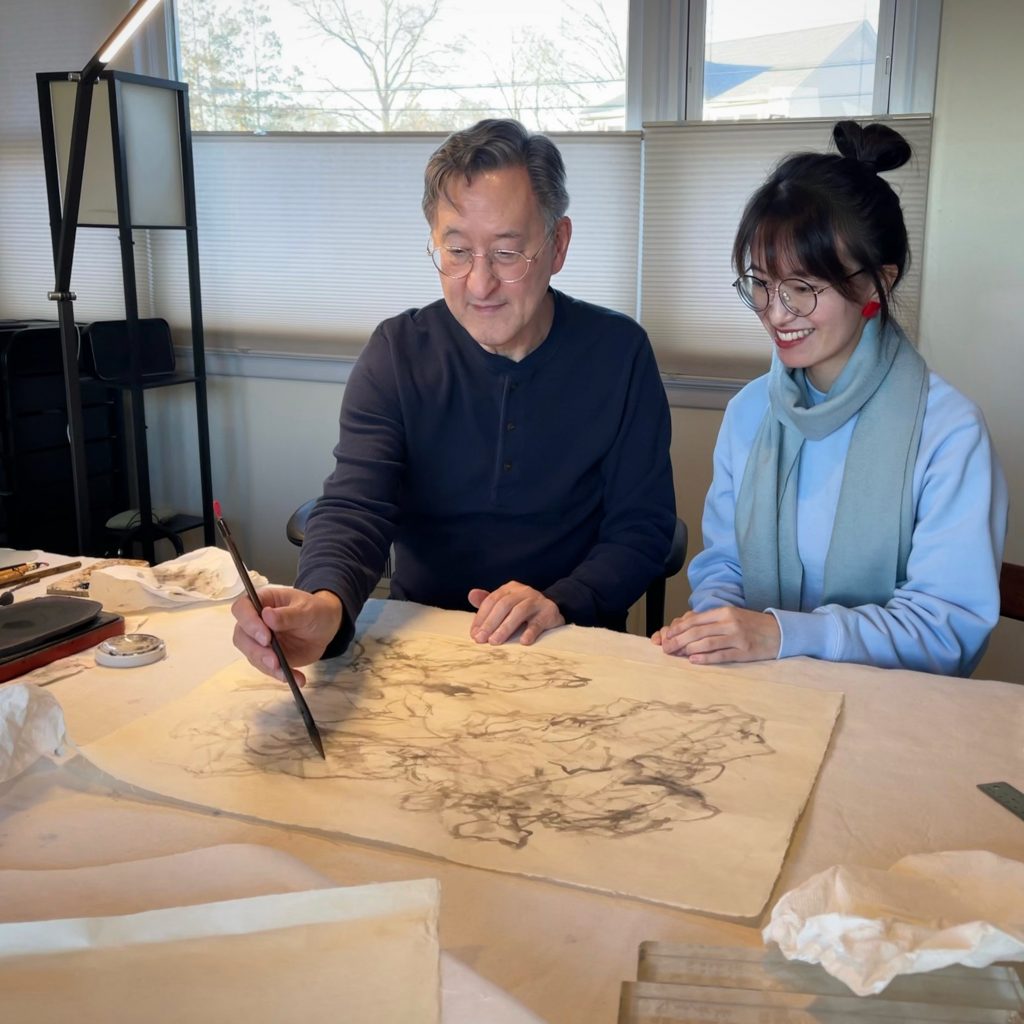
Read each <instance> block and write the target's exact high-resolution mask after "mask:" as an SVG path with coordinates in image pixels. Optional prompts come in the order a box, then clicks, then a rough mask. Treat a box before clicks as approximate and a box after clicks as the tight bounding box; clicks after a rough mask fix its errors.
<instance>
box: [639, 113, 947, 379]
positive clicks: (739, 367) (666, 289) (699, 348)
mask: <svg viewBox="0 0 1024 1024" xmlns="http://www.w3.org/2000/svg"><path fill="white" fill-rule="evenodd" d="M875 120H876V121H878V122H880V123H884V124H888V125H890V126H891V127H893V128H895V129H896V130H897V131H899V132H900V133H901V134H902V135H903V136H904V138H906V140H907V141H908V142H909V143H910V146H911V148H912V150H913V156H912V158H911V160H910V162H909V163H908V164H906V165H905V166H904V167H901V168H899V169H898V170H896V171H890V172H887V173H886V174H885V177H886V179H887V180H888V181H889V182H890V184H892V186H893V188H894V189H895V190H896V193H897V195H898V196H899V197H900V202H901V205H902V207H903V215H904V219H905V221H906V224H907V233H908V235H909V239H910V252H911V262H910V267H909V269H908V271H907V274H906V276H905V277H904V279H903V281H902V282H901V283H900V285H899V287H898V289H897V290H896V292H895V295H894V310H895V313H896V317H897V318H898V320H899V321H900V324H901V325H902V326H903V328H904V330H905V331H906V332H907V334H908V335H909V336H910V337H911V338H912V339H915V340H916V336H917V326H918V303H919V297H920V289H921V256H922V254H923V252H924V221H925V202H926V198H927V188H928V166H929V156H930V152H931V118H930V117H924V116H922V117H894V118H876V119H875ZM833 124H834V121H833V120H832V119H814V120H806V121H787V122H779V121H772V122H746V123H721V122H703V123H696V122H691V123H686V124H672V125H668V124H654V125H647V126H645V128H644V182H643V196H644V209H643V240H642V252H641V289H640V293H641V304H640V319H641V321H642V323H643V324H644V326H645V327H646V328H647V330H648V332H649V333H650V335H651V341H652V343H653V344H654V348H655V351H656V353H657V356H658V362H659V364H660V366H661V368H662V371H663V372H664V373H667V374H675V375H679V376H684V377H685V376H694V377H724V378H748V379H749V378H751V377H754V376H756V375H758V374H760V373H763V372H764V370H765V369H767V367H768V364H769V360H770V356H771V350H770V345H769V342H768V338H767V336H766V334H765V332H764V328H762V327H761V324H760V322H759V321H758V319H757V317H756V316H755V315H754V314H753V313H752V312H751V311H750V310H748V309H747V308H746V307H745V306H744V305H743V304H742V303H741V302H740V300H739V299H738V298H737V297H736V294H735V292H734V291H733V289H732V287H731V285H732V282H733V281H734V280H735V278H736V274H735V271H734V270H733V269H732V267H731V265H730V256H731V253H732V243H733V239H734V236H735V232H736V228H737V226H738V224H739V220H740V217H741V215H742V213H743V207H744V206H745V205H746V202H747V199H748V198H749V197H750V195H751V193H753V192H754V190H755V189H756V188H757V187H758V186H759V185H760V184H761V183H762V182H763V181H764V179H765V178H766V177H767V175H768V173H769V172H770V171H771V169H772V168H773V167H774V165H775V164H776V163H778V161H779V160H780V159H782V158H783V157H784V156H786V155H787V154H789V153H793V152H797V151H801V150H812V151H824V150H826V149H827V147H828V145H829V142H830V139H831V132H832V126H833Z"/></svg>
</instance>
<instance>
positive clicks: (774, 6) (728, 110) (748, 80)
mask: <svg viewBox="0 0 1024 1024" xmlns="http://www.w3.org/2000/svg"><path fill="white" fill-rule="evenodd" d="M877 50H878V0H832V2H831V3H828V4H817V5H814V4H808V3H806V2H804V0H797V2H796V3H794V2H793V0H775V2H774V3H771V4H765V5H763V6H762V5H751V4H750V3H748V2H746V0H708V3H707V8H706V15H705V23H704V54H703V64H704V75H703V82H704V95H703V109H702V114H703V120H705V121H719V120H723V119H727V118H728V119H732V120H737V119H749V118H765V117H767V118H780V117H862V116H864V115H865V114H870V113H872V111H873V110H874V109H875V108H874V98H875V96H874V94H875V57H876V53H877Z"/></svg>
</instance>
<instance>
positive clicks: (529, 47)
mask: <svg viewBox="0 0 1024 1024" xmlns="http://www.w3.org/2000/svg"><path fill="white" fill-rule="evenodd" d="M490 65H491V71H492V73H493V74H494V87H495V88H496V89H497V91H498V94H499V95H500V97H501V101H502V105H503V106H504V108H505V110H504V112H505V113H507V114H509V115H510V116H511V117H514V118H516V119H517V120H519V121H522V122H524V123H526V124H533V125H537V126H538V127H540V128H543V129H546V130H549V131H550V130H551V129H557V128H573V127H575V126H576V118H575V115H574V108H575V107H577V106H578V105H579V104H580V103H581V102H582V101H583V93H582V92H581V91H580V89H579V88H578V87H577V85H576V83H574V82H573V81H571V80H569V79H567V76H566V67H567V65H566V59H565V55H564V53H563V52H562V50H561V49H560V48H559V47H558V45H557V44H556V43H555V42H553V41H552V40H551V39H549V38H548V37H547V36H543V35H540V34H538V33H537V32H535V31H534V30H533V29H529V28H528V29H525V30H524V31H522V32H521V33H517V34H515V35H514V36H513V40H512V52H511V54H510V55H509V58H508V61H507V63H506V65H505V66H504V67H499V66H497V65H496V64H495V63H494V61H490Z"/></svg>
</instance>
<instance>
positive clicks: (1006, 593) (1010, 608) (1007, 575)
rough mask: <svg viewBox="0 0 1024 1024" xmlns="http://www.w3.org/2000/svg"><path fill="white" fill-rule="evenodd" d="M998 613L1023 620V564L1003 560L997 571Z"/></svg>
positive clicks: (1019, 620) (1008, 617)
mask: <svg viewBox="0 0 1024 1024" xmlns="http://www.w3.org/2000/svg"><path fill="white" fill-rule="evenodd" d="M999 614H1000V615H1002V616H1004V617H1005V618H1007V619H1016V620H1017V621H1018V622H1024V565H1014V564H1013V563H1012V562H1003V567H1002V570H1001V571H1000V573H999Z"/></svg>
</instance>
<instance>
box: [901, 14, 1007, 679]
mask: <svg viewBox="0 0 1024 1024" xmlns="http://www.w3.org/2000/svg"><path fill="white" fill-rule="evenodd" d="M1021 39H1024V4H1021V3H1020V2H1019V0H986V2H985V3H983V4H979V3H973V2H971V0H944V3H943V6H942V36H941V41H940V44H939V69H938V82H937V87H936V96H935V132H934V136H933V141H932V171H931V181H930V184H929V196H928V217H927V222H926V229H925V237H926V247H925V254H924V282H923V290H922V302H921V308H922V315H921V338H922V351H923V354H924V356H925V358H926V359H927V360H928V362H929V363H930V364H931V366H932V367H933V368H934V369H935V370H936V371H937V372H938V373H940V374H942V375H943V376H944V377H946V378H947V379H948V380H950V381H951V382H952V383H954V384H955V385H956V386H957V387H958V388H960V390H961V391H964V392H965V393H966V394H968V395H969V396H970V397H971V398H973V399H974V400H975V401H976V402H978V404H979V405H980V406H981V407H982V409H983V411H984V413H985V417H986V419H987V420H988V424H989V428H990V429H991V431H992V436H993V439H994V441H995V445H996V450H997V452H998V453H999V457H1000V459H1001V460H1002V463H1003V468H1004V469H1005V471H1006V476H1007V480H1008V481H1009V485H1010V529H1009V534H1008V537H1007V545H1006V558H1007V560H1008V561H1013V562H1024V403H1022V402H1021V388H1022V386H1024V327H1022V324H1024V320H1022V317H1021V278H1022V271H1021V257H1020V245H1021V239H1022V238H1024V204H1022V202H1021V198H1020V175H1021V169H1022V168H1024V134H1022V132H1021V109H1020V97H1021V95H1022V93H1024V72H1022V70H1021V62H1020V52H1019V51H1020V40H1021ZM1022 652H1024V623H1020V622H1011V621H1009V620H1007V619H1003V620H1001V621H1000V624H999V627H998V628H997V630H996V633H995V635H994V636H993V638H992V644H991V646H990V649H989V652H988V654H987V655H986V657H985V660H984V661H983V662H982V663H981V665H980V666H979V668H978V671H977V672H976V673H975V674H976V675H977V676H979V677H981V678H996V679H1014V680H1016V681H1018V682H1024V657H1022Z"/></svg>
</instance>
